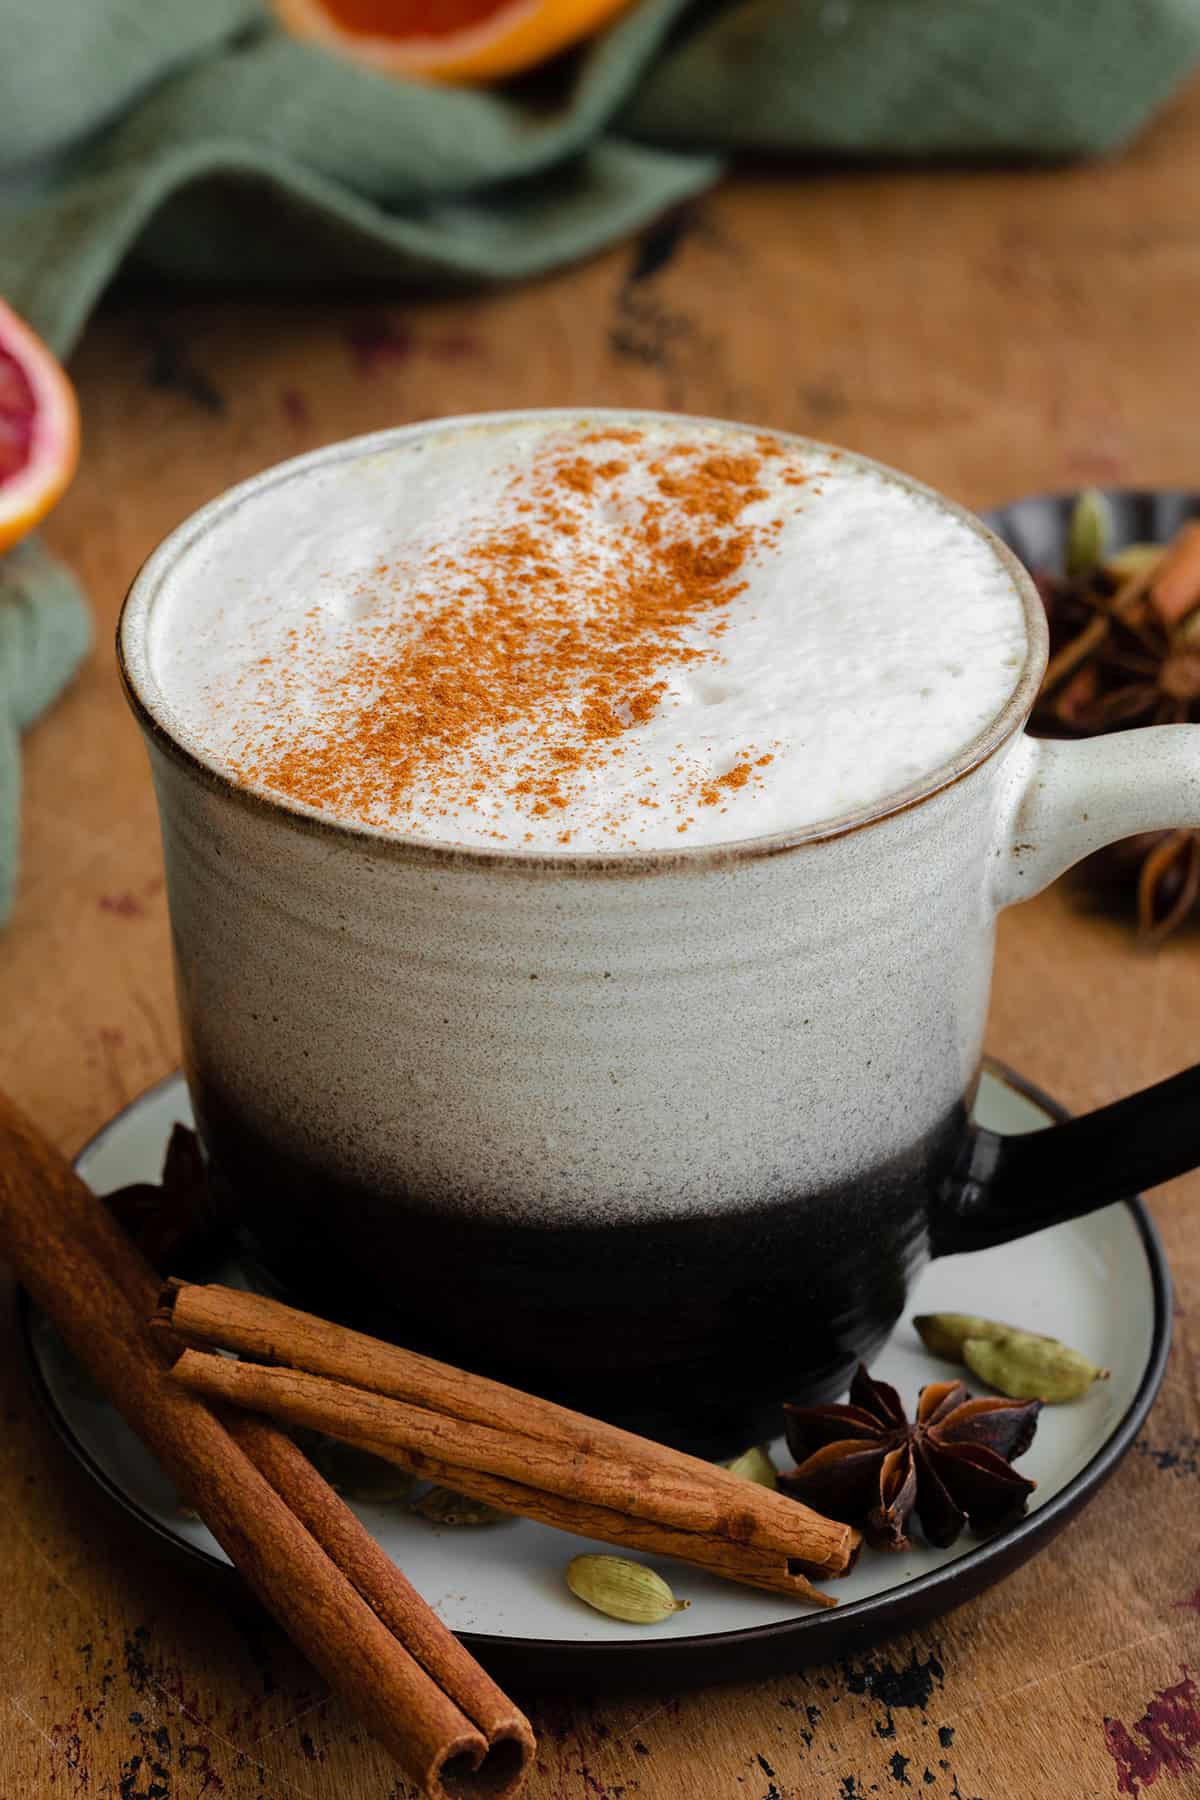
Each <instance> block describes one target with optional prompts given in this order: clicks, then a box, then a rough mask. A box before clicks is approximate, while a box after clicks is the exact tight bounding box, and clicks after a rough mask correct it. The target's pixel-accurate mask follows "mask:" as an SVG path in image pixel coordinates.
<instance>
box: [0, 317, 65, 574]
mask: <svg viewBox="0 0 1200 1800" xmlns="http://www.w3.org/2000/svg"><path fill="white" fill-rule="evenodd" d="M78 458H79V408H78V406H77V405H76V403H75V390H74V388H73V387H72V386H71V383H70V382H69V381H68V380H67V377H66V376H65V375H64V373H63V371H62V369H61V367H60V366H59V364H58V363H57V361H56V360H55V358H54V357H53V355H52V354H51V352H50V351H49V350H48V349H47V348H46V346H45V344H43V342H42V340H41V338H39V337H36V336H35V335H34V333H33V332H32V331H30V329H29V327H28V325H26V324H25V323H24V322H23V321H22V320H21V319H19V318H18V317H17V315H16V313H15V312H13V310H12V308H11V307H8V306H6V305H5V304H4V302H3V300H0V550H7V549H8V547H9V545H10V544H15V543H16V541H17V539H18V538H21V537H24V536H25V533H26V532H27V531H32V530H33V527H34V526H35V525H36V524H37V522H38V520H39V519H40V518H42V517H43V516H44V515H45V514H46V513H48V512H49V511H50V508H51V507H52V506H53V505H54V502H55V501H56V500H57V499H58V497H59V495H60V494H61V493H62V491H63V489H64V488H65V487H66V485H67V483H68V482H69V481H70V479H71V477H72V475H73V474H74V473H75V464H76V462H77V461H78Z"/></svg>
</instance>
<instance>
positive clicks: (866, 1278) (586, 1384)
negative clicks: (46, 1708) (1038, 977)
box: [194, 1083, 964, 1455]
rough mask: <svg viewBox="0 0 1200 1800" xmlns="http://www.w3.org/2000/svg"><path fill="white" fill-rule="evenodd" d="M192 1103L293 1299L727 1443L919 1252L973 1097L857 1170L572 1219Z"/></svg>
mask: <svg viewBox="0 0 1200 1800" xmlns="http://www.w3.org/2000/svg"><path fill="white" fill-rule="evenodd" d="M194 1093H195V1101H196V1108H197V1117H198V1120H199V1122H200V1125H201V1130H202V1133H203V1135H204V1138H205V1141H206V1143H207V1145H208V1147H209V1149H210V1152H211V1154H212V1155H213V1158H214V1162H215V1165H216V1168H217V1171H218V1173H219V1175H220V1177H221V1178H222V1179H223V1180H224V1181H225V1182H226V1183H227V1184H229V1185H230V1186H231V1187H232V1188H233V1189H234V1192H235V1196H236V1200H237V1206H238V1211H239V1214H240V1216H241V1218H242V1219H243V1221H244V1225H245V1228H246V1231H247V1233H248V1236H249V1239H250V1242H251V1244H252V1247H253V1251H254V1254H255V1256H256V1258H257V1259H258V1260H259V1261H260V1262H261V1264H262V1265H263V1267H264V1268H265V1270H266V1271H267V1272H268V1273H269V1274H270V1275H271V1276H272V1277H273V1278H275V1279H276V1280H277V1281H278V1282H280V1283H281V1284H282V1286H283V1287H284V1288H285V1289H286V1290H287V1292H288V1294H289V1296H290V1297H294V1298H295V1299H296V1300H297V1302H299V1303H301V1304H311V1305H313V1306H315V1307H316V1308H317V1309H318V1310H320V1311H322V1312H324V1313H326V1314H330V1315H334V1316H337V1317H339V1318H341V1319H343V1320H344V1322H346V1323H350V1324H354V1325H356V1326H358V1327H359V1328H361V1329H366V1330H368V1331H372V1332H374V1333H376V1334H377V1335H380V1336H384V1337H387V1338H389V1339H392V1340H394V1341H396V1342H400V1343H403V1344H405V1345H407V1346H409V1347H410V1348H413V1349H418V1350H422V1351H425V1352H427V1353H429V1354H432V1355H435V1356H440V1357H442V1358H444V1359H445V1360H447V1361H452V1362H455V1363H459V1364H461V1365H463V1366H464V1367H467V1368H470V1369H473V1370H476V1371H478V1372H480V1373H484V1374H488V1375H491V1376H494V1377H496V1378H498V1379H500V1380H504V1381H508V1382H511V1383H512V1384H513V1385H515V1386H519V1387H524V1388H528V1389H531V1390H532V1391H534V1392H536V1393H540V1394H544V1395H546V1396H548V1397H550V1398H552V1399H555V1400H560V1401H563V1402H565V1403H567V1404H570V1405H572V1406H575V1407H577V1408H580V1409H581V1410H584V1411H587V1412H592V1413H596V1414H598V1415H600V1416H602V1417H605V1418H610V1419H614V1420H617V1421H619V1422H620V1423H622V1424H627V1425H631V1426H633V1427H634V1428H635V1429H639V1430H644V1431H649V1432H651V1433H653V1434H654V1435H658V1436H662V1437H665V1438H669V1439H670V1440H672V1441H677V1442H681V1443H684V1444H685V1445H686V1446H687V1447H689V1448H693V1449H698V1450H700V1451H703V1452H707V1453H708V1454H710V1455H718V1454H722V1453H726V1452H728V1451H731V1450H737V1449H739V1448H744V1447H745V1445H746V1444H747V1443H749V1442H751V1441H752V1440H754V1439H755V1438H756V1437H761V1436H762V1435H764V1433H767V1434H773V1433H774V1432H775V1431H776V1430H777V1429H778V1417H779V1415H778V1407H779V1402H780V1401H782V1400H784V1399H801V1400H803V1399H816V1398H825V1397H829V1396H831V1395H833V1394H835V1393H837V1392H838V1391H840V1390H841V1389H842V1388H844V1386H845V1383H846V1380H847V1378H848V1374H849V1371H850V1369H851V1367H852V1366H853V1364H854V1362H855V1361H856V1360H858V1359H859V1358H860V1357H864V1358H869V1357H870V1356H871V1355H873V1354H874V1352H875V1351H876V1350H877V1348H878V1347H879V1345H880V1344H881V1343H882V1341H883V1339H884V1337H885V1336H886V1335H887V1332H888V1331H889V1329H890V1327H891V1326H892V1325H893V1324H894V1322H895V1320H896V1319H897V1317H898V1316H899V1314H900V1312H901V1311H902V1309H903V1306H904V1298H905V1291H906V1284H907V1282H908V1280H909V1279H910V1278H911V1276H912V1274H913V1273H914V1270H915V1269H916V1267H917V1266H919V1264H920V1263H921V1262H922V1261H923V1260H924V1258H925V1255H926V1254H927V1244H926V1226H925V1216H926V1210H927V1204H928V1197H929V1195H930V1193H931V1192H932V1191H933V1190H934V1189H935V1188H936V1186H937V1184H938V1183H939V1182H940V1180H941V1179H942V1178H943V1176H944V1175H945V1174H946V1173H947V1172H948V1170H949V1168H950V1166H951V1164H952V1162H953V1160H954V1156H955V1153H956V1151H957V1148H958V1145H959V1143H960V1142H961V1138H962V1132H963V1121H964V1115H963V1113H962V1111H961V1110H958V1109H956V1111H955V1112H954V1114H953V1116H952V1117H949V1118H947V1119H945V1120H944V1121H943V1123H942V1125H941V1126H940V1127H939V1128H938V1129H937V1130H936V1131H934V1132H933V1133H931V1134H929V1135H928V1136H927V1137H925V1138H923V1139H921V1140H919V1141H918V1142H916V1143H914V1144H913V1145H912V1147H911V1148H910V1149H909V1150H908V1151H907V1152H906V1153H905V1154H904V1155H902V1156H900V1157H897V1158H894V1159H892V1160H891V1161H889V1162H888V1163H886V1164H883V1165H881V1166H880V1167H878V1168H876V1169H874V1170H872V1171H870V1172H869V1173H868V1174H866V1175H865V1176H863V1177H862V1178H861V1179H859V1180H856V1181H854V1182H853V1183H851V1184H849V1185H845V1186H842V1187H838V1188H833V1189H830V1190H827V1191H824V1192H819V1193H795V1194H789V1195H787V1196H783V1197H780V1198H778V1199H775V1200H773V1201H771V1202H770V1203H767V1204H763V1205H761V1206H759V1207H757V1208H754V1209H752V1210H750V1211H745V1212H738V1213H734V1214H729V1215H726V1216H721V1215H720V1214H715V1215H710V1216H707V1217H693V1218H675V1219H660V1220H656V1221H648V1222H641V1223H637V1222H631V1223H626V1224H622V1223H620V1222H613V1223H610V1224H599V1225H585V1226H580V1227H574V1228H573V1227H570V1226H563V1225H561V1224H560V1225H556V1226H521V1225H514V1224H512V1223H511V1222H507V1221H506V1222H498V1221H494V1220H489V1218H488V1217H487V1216H486V1215H485V1214H482V1213H481V1214H476V1215H474V1216H471V1215H458V1216H454V1217H450V1216H446V1215H445V1214H439V1213H437V1212H436V1211H431V1210H429V1209H428V1208H427V1207H424V1206H422V1204H421V1202H420V1197H419V1196H417V1195H398V1194H395V1193H378V1192H374V1193H373V1192H371V1191H370V1190H368V1189H365V1188H356V1187H350V1186H348V1185H345V1184H340V1183H338V1182H336V1181H334V1180H331V1179H330V1177H329V1176H328V1175H327V1174H325V1173H324V1172H323V1171H322V1170H320V1169H317V1168H315V1167H313V1166H311V1165H310V1164H309V1163H307V1162H306V1161H304V1160H301V1159H299V1158H297V1157H296V1156H295V1155H294V1154H292V1153H290V1152H289V1151H288V1150H287V1149H286V1148H284V1147H283V1146H281V1145H279V1144H274V1143H270V1142H268V1141H267V1140H266V1138H264V1137H263V1136H262V1135H261V1134H260V1133H259V1132H258V1131H257V1130H256V1129H255V1127H254V1126H253V1125H252V1124H251V1123H250V1122H249V1121H248V1120H247V1118H246V1117H245V1116H244V1114H243V1113H242V1112H241V1111H240V1110H239V1109H238V1108H237V1107H236V1105H233V1104H231V1103H230V1102H229V1100H228V1099H227V1098H226V1097H225V1096H223V1095H221V1094H219V1093H218V1092H217V1091H216V1090H215V1089H214V1088H213V1087H212V1086H211V1085H209V1084H205V1083H199V1084H197V1085H196V1086H195V1089H194Z"/></svg>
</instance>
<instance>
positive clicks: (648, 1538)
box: [349, 1437, 837, 1606]
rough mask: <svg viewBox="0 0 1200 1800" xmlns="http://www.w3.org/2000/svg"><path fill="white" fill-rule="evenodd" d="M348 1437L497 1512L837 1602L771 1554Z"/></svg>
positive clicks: (751, 1583) (793, 1595) (746, 1583)
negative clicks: (480, 1501) (495, 1509)
mask: <svg viewBox="0 0 1200 1800" xmlns="http://www.w3.org/2000/svg"><path fill="white" fill-rule="evenodd" d="M349 1441H353V1442H354V1443H355V1445H356V1447H357V1448H358V1449H360V1450H366V1451H369V1452H370V1453H371V1455H373V1456H379V1457H382V1458H383V1460H384V1461H385V1462H392V1463H395V1464H396V1465H397V1466H398V1467H399V1468H402V1469H408V1470H409V1471H410V1472H411V1473H412V1474H414V1475H421V1476H424V1478H425V1479H426V1480H428V1481H436V1482H438V1483H440V1484H442V1485H443V1486H445V1487H448V1488H452V1489H454V1490H455V1491H456V1492H457V1493H460V1494H465V1495H467V1496H468V1498H470V1499H472V1500H482V1501H483V1502H484V1504H485V1505H487V1506H495V1507H498V1508H499V1509H500V1511H501V1512H510V1513H515V1514H516V1515H517V1516H518V1517H519V1518H523V1519H532V1520H534V1521H535V1522H536V1523H537V1524H539V1525H552V1526H553V1527H554V1528H555V1530H556V1531H569V1532H572V1533H573V1534H574V1535H575V1536H576V1537H587V1538H598V1539H599V1540H600V1541H601V1542H602V1543H605V1544H619V1545H621V1546H622V1548H624V1549H626V1550H644V1551H645V1552H646V1554H647V1555H649V1556H673V1557H675V1558H677V1559H678V1560H679V1561H680V1562H686V1563H692V1564H693V1565H694V1566H695V1567H696V1568H699V1569H704V1570H706V1571H707V1572H708V1573H709V1574H711V1575H719V1576H720V1577H721V1578H722V1579H723V1580H725V1581H736V1582H738V1583H740V1585H741V1586H743V1587H752V1588H761V1589H763V1590H764V1591H765V1592H767V1593H771V1594H785V1595H787V1596H788V1598H789V1599H792V1600H804V1601H807V1602H808V1603H809V1604H810V1605H812V1606H836V1605H837V1601H836V1600H835V1599H834V1597H833V1595H832V1594H825V1593H822V1591H821V1589H820V1588H816V1587H813V1585H812V1583H811V1582H810V1581H809V1580H808V1578H807V1575H806V1573H805V1570H804V1568H803V1567H802V1566H799V1565H797V1564H796V1563H795V1561H794V1560H793V1559H792V1558H789V1557H785V1556H782V1555H780V1554H778V1553H776V1552H773V1551H770V1550H756V1549H754V1548H753V1546H751V1545H748V1544H730V1543H727V1542H724V1541H722V1540H721V1539H709V1538H704V1537H701V1536H699V1535H698V1534H697V1533H695V1532H687V1531H673V1530H672V1529H671V1528H670V1526H667V1525H655V1524H654V1523H653V1522H652V1521H651V1520H649V1519H635V1518H632V1517H630V1516H628V1515H626V1514H623V1513H615V1512H610V1511H608V1510H607V1509H606V1508H605V1507H601V1506H588V1505H586V1504H584V1503H583V1502H582V1501H578V1500H565V1499H562V1498H561V1497H560V1496H559V1495H558V1494H544V1493H540V1492H539V1491H538V1489H536V1488H530V1487H523V1486H522V1485H521V1484H520V1483H519V1482H516V1481H506V1480H505V1479H504V1478H503V1477H502V1476H499V1475H483V1474H480V1472H479V1471H478V1470H477V1469H464V1468H456V1467H455V1466H454V1464H453V1463H439V1462H436V1461H434V1460H432V1459H431V1458H429V1457H415V1456H409V1455H407V1454H406V1453H405V1452H404V1451H403V1450H399V1449H397V1448H396V1446H395V1445H394V1444H381V1443H379V1442H377V1441H376V1440H375V1439H373V1438H367V1437H363V1438H355V1439H353V1440H349Z"/></svg>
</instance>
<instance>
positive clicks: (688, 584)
mask: <svg viewBox="0 0 1200 1800" xmlns="http://www.w3.org/2000/svg"><path fill="white" fill-rule="evenodd" d="M1025 655H1026V632H1025V625H1024V620H1023V613H1022V606H1021V600H1020V596H1019V594H1018V592H1017V590H1016V588H1015V586H1014V584H1013V582H1012V579H1011V578H1010V576H1009V575H1008V574H1007V573H1006V570H1005V567H1004V565H1003V564H1002V562H1001V561H1000V560H999V559H998V558H997V557H996V556H995V554H994V553H993V552H992V551H991V550H990V549H989V547H988V545H987V543H986V542H985V541H984V539H982V538H981V537H980V536H979V535H978V534H977V533H976V532H975V531H974V530H972V528H971V527H970V526H969V525H968V524H967V523H966V522H965V521H964V520H962V519H960V518H959V517H957V516H956V515H955V514H954V513H952V512H950V511H948V510H946V509H944V508H943V507H941V506H939V505H938V504H937V502H936V501H934V500H932V499H929V498H926V497H925V496H923V495H922V494H920V493H916V492H913V491H912V490H910V489H909V488H907V487H905V486H903V485H902V484H900V483H898V482H895V481H893V480H890V479H889V478H888V477H887V475H886V473H884V472H881V471H878V470H876V469H874V468H873V467H872V466H870V465H863V464H861V463H859V462H857V461H856V460H855V459H854V458H852V457H850V456H848V455H847V456H842V455H840V454H838V453H836V452H828V451H820V450H813V449H808V448H805V447H803V446H797V445H792V444H789V443H788V442H787V440H773V439H769V438H765V437H759V436H757V435H755V434H754V433H752V432H750V431H745V430H741V429H738V428H733V427H729V428H726V427H719V426H708V425H704V424H701V423H698V422H693V421H686V420H680V421H669V420H663V419H661V418H653V417H639V416H635V417H633V418H631V419H629V420H624V419H620V420H617V419H614V418H613V417H612V416H611V415H595V416H593V417H591V418H580V419H564V418H561V417H560V418H554V417H549V418H547V417H545V416H543V417H541V418H539V419H534V420H520V419H518V420H515V421H514V422H511V423H509V422H501V423H484V424H478V425H471V426H468V427H465V428H464V427H461V426H459V427H451V428H448V429H439V428H437V427H433V428H430V429H429V430H427V431H425V432H423V433H420V434H414V435H412V436H400V437H395V438H392V439H391V440H390V441H389V442H387V443H386V444H382V445H380V444H375V445H371V444H367V445H365V446H364V447H361V448H357V447H351V448H350V451H349V453H342V454H340V455H339V456H337V457H334V458H330V459H327V460H324V461H318V462H316V463H312V462H310V463H309V464H308V465H307V466H297V467H294V468H291V469H288V468H285V469H283V470H281V471H280V472H279V474H278V476H277V477H276V479H275V480H274V481H273V482H271V483H269V484H267V485H266V486H259V487H258V488H257V490H256V491H255V492H254V493H253V495H252V496H251V497H249V498H245V499H242V498H240V497H239V496H238V495H237V494H235V495H234V496H233V497H232V500H231V502H229V503H226V505H225V506H224V507H223V508H221V509H218V511H217V512H216V514H215V515H211V516H210V518H209V520H208V521H207V522H206V525H205V528H204V529H202V530H200V531H198V532H197V533H196V534H195V535H194V537H193V539H192V541H191V543H190V544H189V545H188V546H187V547H186V548H185V549H184V550H183V552H182V554H179V555H177V556H176V557H175V558H174V559H173V561H172V562H171V564H170V565H169V567H168V569H167V572H166V574H165V576H164V577H163V579H162V580H161V582H160V584H159V585H158V588H157V590H156V592H155V593H154V596H153V603H152V606H151V610H150V616H149V625H148V638H147V661H148V672H149V674H150V677H151V679H152V681H153V683H154V685H155V686H156V687H157V688H158V690H159V695H160V697H161V699H160V706H161V710H162V712H163V714H164V717H165V722H166V723H168V724H169V726H170V728H171V729H172V731H173V732H174V733H175V735H177V736H178V737H179V738H180V739H181V740H182V741H183V742H184V743H186V744H188V745H189V746H191V747H192V748H194V749H195V750H197V751H198V752H199V753H200V754H201V755H202V756H203V757H204V758H205V759H206V760H208V761H209V762H211V763H214V764H215V765H216V766H218V767H219V768H221V769H222V770H223V771H224V772H225V773H227V774H228V775H230V776H232V777H233V778H234V779H236V780H237V781H239V782H242V783H244V784H245V785H247V786H249V787H251V788H254V789H256V790H258V791H261V792H264V793H268V794H272V795H276V796H280V797H283V798H285V799H287V800H290V801H291V802H293V803H295V804H298V805H300V806H302V807H305V808H307V809H310V810H312V811H315V812H317V813H318V814H321V815H323V816H326V817H329V818H332V819H336V820H342V821H346V822H353V823H356V824H359V825H366V826H368V827H372V828H376V829H379V830H383V831H386V832H388V833H394V834H397V835H402V836H415V837H418V838H424V839H430V840H436V841H439V842H443V843H457V844H463V845H474V846H482V847H487V848H497V847H508V848H513V849H521V850H535V851H553V852H560V853H561V852H564V851H565V852H576V851H610V852H618V851H624V850H631V849H633V850H649V849H678V848H679V847H681V846H689V845H695V844H705V843H713V842H722V841H736V840H739V839H745V838H753V837H758V836H761V835H764V834H768V833H773V832H780V831H797V830H803V829H805V828H809V827H812V826H816V825H819V824H821V823H822V822H824V821H827V820H833V819H837V818H841V817H844V816H845V815H846V814H853V813H858V812H863V811H867V810H869V809H873V808H876V807H878V806H879V805H881V804H883V803H886V801H887V799H888V798H889V797H890V796H892V795H895V794H898V793H900V792H901V791H902V790H904V789H906V788H909V787H910V786H912V785H913V784H914V783H919V782H920V781H921V780H922V779H923V778H924V777H927V776H929V775H930V774H932V773H933V772H934V771H936V770H938V769H939V768H941V767H942V766H943V765H945V764H946V763H947V762H949V761H951V760H952V759H953V758H954V756H955V755H956V754H957V753H958V752H960V751H961V750H963V749H964V748H965V747H966V746H967V745H968V744H970V743H971V742H972V740H973V739H974V738H975V737H977V736H978V734H979V733H980V732H981V731H983V730H984V729H985V728H986V727H987V726H988V725H989V724H990V723H991V722H992V721H993V720H994V719H995V717H996V715H997V713H998V712H1000V710H1001V709H1002V708H1003V706H1004V703H1005V701H1006V700H1007V699H1008V697H1009V695H1010V694H1011V693H1012V691H1013V689H1014V688H1015V686H1016V685H1017V682H1018V679H1019V676H1020V672H1021V668H1022V665H1023V663H1024V660H1025Z"/></svg>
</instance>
